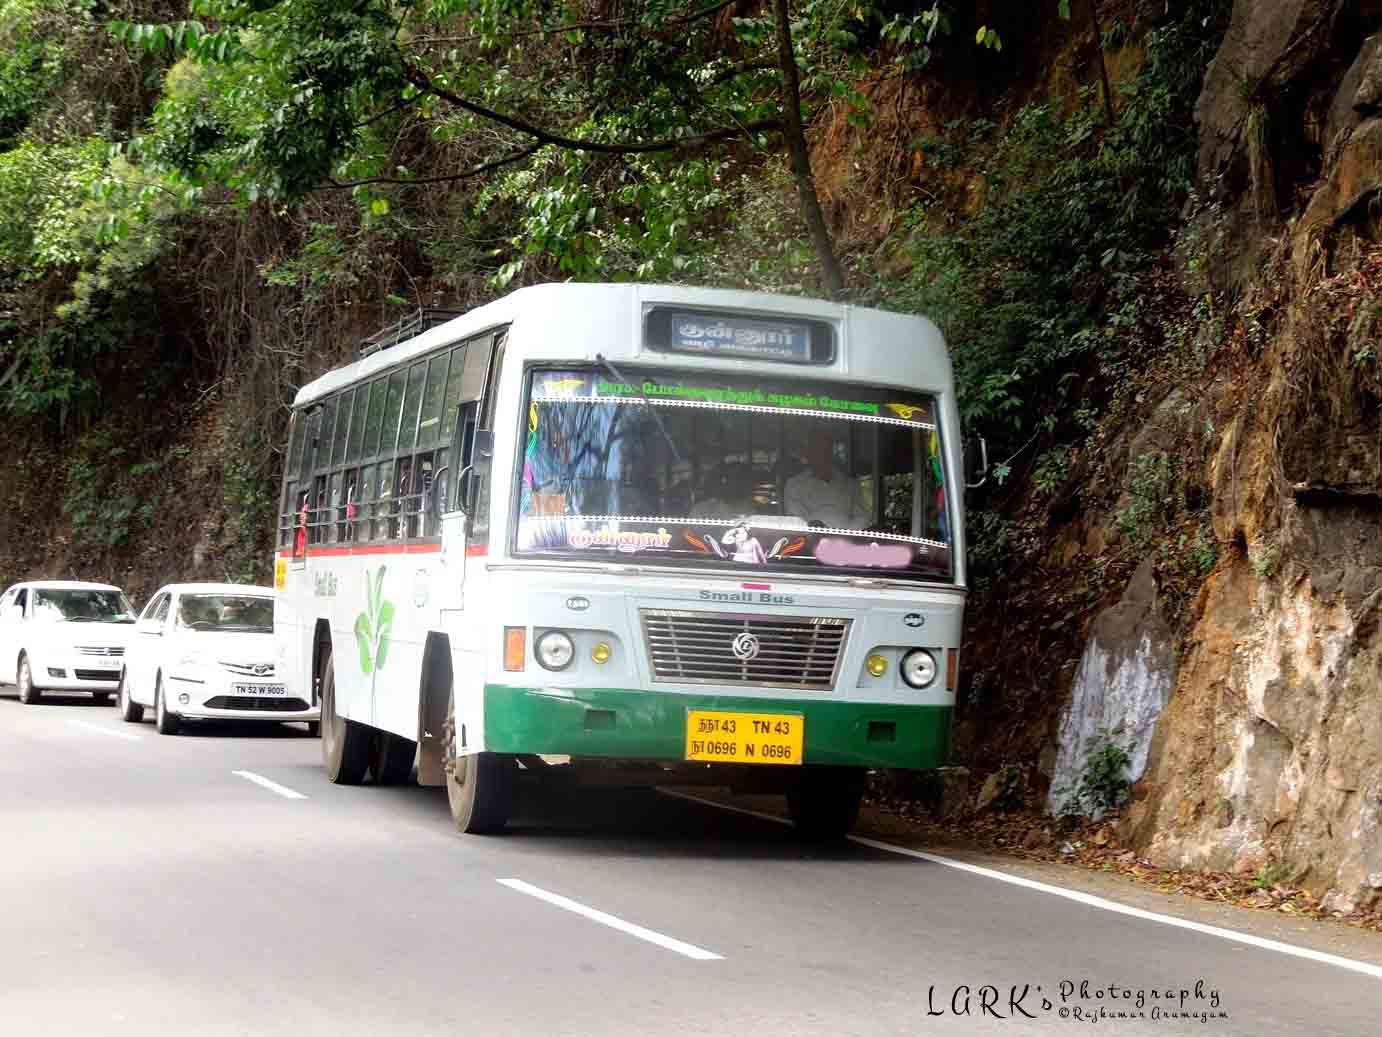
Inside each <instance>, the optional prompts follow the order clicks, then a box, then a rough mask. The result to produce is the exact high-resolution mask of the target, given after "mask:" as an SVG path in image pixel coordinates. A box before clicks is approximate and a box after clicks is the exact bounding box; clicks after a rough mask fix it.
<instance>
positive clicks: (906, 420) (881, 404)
mask: <svg viewBox="0 0 1382 1037" xmlns="http://www.w3.org/2000/svg"><path fill="white" fill-rule="evenodd" d="M620 374H622V375H623V378H624V379H627V381H625V380H623V379H618V380H616V376H615V375H614V373H613V372H612V371H593V370H590V369H576V370H560V371H537V372H534V373H533V375H532V377H531V380H530V384H529V398H528V407H527V419H528V420H527V440H526V444H525V450H524V457H523V466H522V469H521V472H520V475H519V487H518V498H519V505H518V528H517V534H516V537H517V539H516V544H515V549H516V550H517V551H518V552H520V553H533V554H545V555H558V556H568V557H569V556H584V557H591V556H601V557H606V558H610V557H619V556H621V555H631V554H632V555H637V556H638V560H639V561H640V562H643V561H676V562H681V563H686V562H696V563H698V564H701V563H706V564H710V565H714V566H725V567H736V566H745V565H749V566H756V567H766V568H779V569H794V570H801V569H817V570H819V569H822V568H824V569H829V570H835V571H843V572H847V573H849V574H851V575H853V574H863V573H875V574H876V573H879V572H880V571H886V573H887V574H888V575H898V576H917V577H926V578H932V579H934V578H938V577H941V578H943V577H947V576H949V575H950V571H951V570H950V532H949V521H950V520H949V515H948V514H947V507H946V499H945V480H944V473H943V468H942V462H941V448H940V439H939V430H938V428H937V422H936V410H935V400H934V399H933V398H932V397H930V396H926V395H921V394H917V393H914V392H899V391H897V390H889V389H874V388H869V387H861V386H853V385H850V386H845V385H827V384H825V383H821V382H807V381H797V380H788V379H782V380H781V381H779V382H776V383H775V384H774V383H770V382H768V381H766V380H763V379H754V380H752V381H751V380H749V379H744V378H732V377H727V376H722V375H706V374H701V373H691V372H684V373H683V372H678V373H675V374H672V373H668V372H666V371H657V372H653V371H646V370H643V371H637V370H633V369H629V370H626V371H621V372H620Z"/></svg>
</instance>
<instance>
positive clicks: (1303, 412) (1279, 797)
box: [1066, 0, 1382, 910]
mask: <svg viewBox="0 0 1382 1037" xmlns="http://www.w3.org/2000/svg"><path fill="white" fill-rule="evenodd" d="M1198 114H1199V119H1200V123H1201V131H1202V137H1201V148H1200V177H1201V183H1202V186H1203V190H1204V197H1203V199H1202V200H1201V202H1202V205H1201V207H1200V209H1199V210H1198V211H1197V212H1196V213H1195V214H1194V215H1193V216H1192V218H1191V228H1190V229H1191V232H1192V233H1191V234H1188V235H1187V239H1188V240H1189V239H1193V240H1194V241H1195V242H1196V243H1197V244H1196V245H1195V247H1194V249H1193V250H1192V251H1193V252H1194V255H1192V256H1190V257H1189V260H1188V262H1187V275H1188V278H1189V279H1190V280H1191V282H1192V283H1191V287H1192V290H1195V291H1197V292H1206V293H1209V294H1210V297H1211V298H1213V299H1215V300H1217V301H1218V304H1219V306H1220V307H1222V309H1221V311H1220V312H1221V313H1223V314H1224V315H1225V316H1226V321H1225V335H1224V338H1225V341H1224V344H1223V345H1222V346H1221V348H1220V351H1219V354H1218V355H1217V356H1216V358H1215V362H1214V363H1212V364H1211V365H1210V366H1211V368H1212V370H1211V372H1210V373H1209V374H1208V375H1207V376H1206V380H1205V383H1204V384H1202V385H1201V386H1199V387H1198V390H1197V393H1198V395H1199V399H1198V400H1197V402H1196V406H1195V414H1196V419H1195V420H1196V421H1197V422H1199V423H1201V427H1199V428H1197V429H1196V430H1195V431H1196V432H1197V433H1198V434H1199V435H1198V438H1199V439H1200V440H1201V441H1207V444H1208V449H1207V451H1205V452H1204V453H1201V449H1200V447H1199V446H1198V444H1197V449H1196V456H1194V457H1190V458H1187V461H1186V463H1187V466H1188V467H1190V468H1191V469H1193V470H1194V475H1195V477H1196V479H1197V480H1198V481H1200V482H1202V484H1203V485H1204V486H1205V487H1207V489H1208V492H1209V515H1210V518H1211V520H1212V525H1213V530H1214V534H1215V539H1216V541H1217V542H1218V543H1219V544H1220V545H1226V549H1224V550H1221V552H1220V555H1219V562H1218V564H1217V565H1216V567H1215V569H1214V571H1213V572H1212V574H1211V575H1210V576H1209V578H1208V579H1207V580H1206V582H1205V583H1204V585H1203V587H1202V588H1201V589H1200V592H1199V596H1198V598H1197V599H1196V600H1195V602H1194V604H1193V611H1192V615H1191V616H1190V617H1188V618H1187V619H1186V621H1185V623H1184V629H1185V630H1186V631H1188V633H1187V634H1186V636H1185V637H1184V639H1183V642H1182V651H1181V653H1180V659H1179V665H1178V666H1176V667H1175V676H1174V686H1173V690H1172V692H1171V694H1170V696H1169V699H1168V701H1167V703H1166V707H1165V709H1164V710H1162V711H1161V713H1160V717H1159V720H1158V721H1157V722H1156V724H1155V734H1154V736H1151V738H1150V744H1149V745H1147V746H1146V759H1147V764H1146V769H1145V774H1142V776H1141V780H1140V781H1139V782H1138V784H1137V786H1136V787H1135V790H1134V802H1133V804H1132V806H1131V808H1130V810H1129V811H1128V815H1127V817H1126V819H1125V822H1124V824H1125V829H1126V831H1125V834H1126V835H1127V837H1129V838H1130V839H1131V840H1132V841H1133V843H1134V844H1135V845H1136V846H1138V848H1139V849H1140V850H1142V851H1143V852H1144V853H1146V854H1147V855H1148V856H1150V857H1151V858H1152V859H1153V860H1155V861H1156V862H1157V863H1159V864H1162V865H1166V866H1172V867H1177V866H1180V867H1207V868H1213V869H1222V870H1228V869H1233V870H1237V871H1239V872H1244V873H1249V874H1257V873H1259V872H1261V871H1262V869H1264V868H1266V867H1267V866H1269V865H1271V866H1272V871H1271V873H1272V874H1274V875H1275V876H1277V877H1278V878H1279V879H1282V880H1293V881H1295V882H1296V883H1297V884H1299V885H1303V886H1305V887H1307V888H1309V889H1311V890H1312V891H1314V892H1316V893H1317V894H1322V895H1325V896H1326V897H1327V904H1328V905H1329V906H1332V907H1335V908H1337V909H1342V910H1348V909H1351V908H1354V907H1368V906H1375V905H1376V904H1377V903H1378V902H1379V901H1382V631H1380V630H1379V624H1378V610H1379V607H1382V367H1379V364H1380V363H1382V3H1379V2H1378V0H1237V3H1236V4H1235V6H1234V11H1233V19H1232V26H1231V28H1230V30H1229V33H1228V35H1227V37H1226V39H1225V41H1224V43H1223V46H1222V48H1221V50H1220V52H1219V54H1218V56H1217V58H1216V59H1215V61H1214V63H1213V65H1212V67H1211V68H1210V70H1209V72H1208V74H1207V76H1206V80H1205V85H1204V90H1203V94H1202V96H1201V99H1200V104H1199V109H1198ZM1192 271H1193V272H1192ZM1195 278H1202V279H1203V280H1199V281H1196V280H1195ZM1188 439H1189V437H1188V436H1187V440H1188ZM1133 441H1134V444H1135V443H1136V437H1134V440H1133ZM1135 460H1136V459H1135V458H1134V459H1133V461H1134V462H1135ZM1119 608H1121V609H1123V611H1124V613H1125V614H1129V613H1128V607H1127V603H1126V602H1125V603H1123V604H1121V605H1120V606H1119ZM1132 614H1133V615H1138V614H1140V615H1142V616H1143V619H1142V620H1141V621H1140V623H1139V622H1134V623H1132V625H1131V626H1128V624H1126V623H1125V624H1123V627H1127V629H1123V627H1119V628H1117V629H1118V634H1117V638H1116V639H1115V641H1114V643H1113V644H1104V645H1103V647H1102V648H1101V651H1103V652H1104V653H1105V654H1110V653H1112V655H1116V654H1117V653H1119V652H1122V653H1123V655H1124V656H1126V657H1129V658H1131V657H1133V656H1135V655H1136V651H1137V646H1138V645H1140V644H1143V643H1152V641H1155V640H1156V638H1158V637H1160V636H1162V635H1161V633H1160V631H1159V628H1158V626H1157V624H1158V623H1159V622H1160V620H1159V619H1158V618H1157V617H1156V616H1155V614H1154V613H1151V612H1147V611H1146V610H1143V611H1142V612H1141V613H1132ZM1098 629H1100V628H1099V626H1098V624H1097V623H1096V636H1098V635H1097V630H1098ZM1148 639H1150V640H1148ZM1108 640H1109V638H1108V637H1107V636H1105V637H1104V641H1106V642H1107V641H1108ZM1170 669H1171V667H1170V665H1169V664H1167V665H1163V666H1161V668H1160V670H1159V671H1158V672H1156V673H1151V672H1150V671H1149V676H1148V677H1147V681H1148V682H1151V683H1155V681H1156V680H1162V679H1165V674H1166V673H1167V672H1168V671H1169V670H1170ZM1083 670H1084V668H1082V669H1081V672H1082V673H1083ZM1109 672H1110V674H1111V675H1112V674H1113V673H1114V671H1113V670H1112V669H1110V670H1109ZM1124 683H1126V681H1124ZM1088 684H1089V682H1086V685H1088ZM1094 684H1095V685H1096V686H1095V687H1094V688H1093V689H1091V688H1090V687H1088V686H1085V687H1082V688H1081V689H1080V694H1079V695H1078V696H1076V701H1075V702H1074V704H1073V705H1072V710H1073V711H1082V712H1084V713H1089V712H1092V711H1096V710H1095V707H1093V706H1091V705H1090V702H1089V699H1090V697H1091V695H1092V696H1093V697H1094V698H1096V699H1097V698H1098V697H1099V696H1100V695H1102V694H1105V693H1106V692H1107V693H1112V694H1116V695H1118V696H1121V697H1122V698H1123V699H1128V698H1129V696H1130V694H1131V693H1130V692H1129V690H1128V688H1126V687H1122V686H1118V682H1117V681H1116V680H1114V679H1113V676H1110V678H1109V680H1107V681H1104V682H1103V684H1104V685H1106V686H1107V687H1106V688H1105V687H1101V686H1099V684H1100V682H1099V681H1095V682H1094ZM1143 690H1144V691H1148V694H1147V695H1141V696H1138V695H1136V694H1132V695H1131V697H1133V698H1137V700H1138V701H1139V702H1143V703H1144V704H1145V703H1146V702H1150V701H1151V700H1152V699H1154V698H1156V695H1153V694H1151V692H1152V691H1155V690H1156V689H1155V688H1152V687H1151V686H1150V684H1149V688H1148V689H1143ZM1068 715H1069V714H1068ZM1138 719H1139V724H1140V725H1141V727H1142V729H1143V730H1150V727H1149V725H1148V724H1147V723H1146V718H1145V716H1140V717H1139V718H1138ZM1069 723H1070V721H1069V720H1068V719H1067V721H1066V725H1067V726H1069ZM1135 762H1138V763H1140V760H1136V761H1135Z"/></svg>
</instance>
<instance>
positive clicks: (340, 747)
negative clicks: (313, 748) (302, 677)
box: [321, 648, 370, 785]
mask: <svg viewBox="0 0 1382 1037" xmlns="http://www.w3.org/2000/svg"><path fill="white" fill-rule="evenodd" d="M322 656H323V657H322V686H321V703H322V719H321V725H322V728H321V730H322V762H323V763H324V764H326V776H327V778H328V779H330V781H331V782H332V784H335V785H358V784H360V782H362V781H364V780H365V771H366V769H368V767H369V757H370V738H369V732H368V731H367V730H366V729H365V728H363V727H361V726H360V725H359V724H357V723H354V722H353V721H350V720H347V719H346V718H345V717H343V716H341V715H340V714H338V713H337V712H336V666H335V664H334V662H333V661H332V659H331V650H330V649H329V648H328V649H326V650H324V651H323V653H322Z"/></svg>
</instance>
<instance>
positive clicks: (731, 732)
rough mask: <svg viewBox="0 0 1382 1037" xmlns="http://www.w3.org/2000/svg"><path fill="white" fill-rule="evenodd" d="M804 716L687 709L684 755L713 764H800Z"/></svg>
mask: <svg viewBox="0 0 1382 1037" xmlns="http://www.w3.org/2000/svg"><path fill="white" fill-rule="evenodd" d="M805 734H806V718H805V717H803V716H801V715H799V714H793V713H730V712H723V711H720V710H709V709H688V710H687V711H686V758H687V759H688V760H704V761H709V762H712V763H801V746H802V741H803V739H804V737H805Z"/></svg>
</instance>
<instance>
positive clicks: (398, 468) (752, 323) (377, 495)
mask: <svg viewBox="0 0 1382 1037" xmlns="http://www.w3.org/2000/svg"><path fill="white" fill-rule="evenodd" d="M400 338H401V340H399V341H393V340H395V339H400ZM380 344H381V343H380V342H378V341H376V343H375V345H380ZM382 345H383V346H385V347H386V348H377V349H375V350H374V351H372V352H368V355H364V356H363V358H362V359H360V360H359V361H358V362H356V363H353V364H351V365H349V366H347V367H343V368H341V369H339V370H335V371H332V372H331V373H329V374H326V375H324V376H322V377H321V378H318V379H317V380H315V381H314V382H312V383H311V384H309V385H307V386H304V387H303V388H302V389H301V391H299V392H298V394H297V398H296V400H295V402H294V405H293V416H292V423H291V431H290V436H289V444H288V454H287V460H286V463H285V474H284V482H283V492H282V507H281V509H280V511H281V522H280V526H279V541H278V557H277V559H276V565H275V585H276V588H277V591H278V600H277V611H276V629H277V636H278V642H279V646H280V647H279V652H280V658H279V665H280V672H281V673H283V674H284V675H285V679H286V681H287V683H288V685H289V695H290V697H292V696H297V697H301V698H303V699H306V700H309V701H310V702H312V703H313V704H316V703H317V702H318V701H319V702H320V705H321V711H322V752H323V757H324V760H325V764H326V770H327V774H328V776H329V777H330V779H331V780H332V781H333V782H337V783H343V784H354V783H359V782H361V781H363V780H364V779H365V778H366V776H367V775H372V776H373V778H374V780H375V781H379V782H390V781H401V780H409V779H410V778H411V774H412V768H413V766H414V763H415V762H416V766H417V780H418V781H419V782H420V783H421V784H423V785H442V784H444V785H445V786H446V788H447V791H448V794H449V799H450V803H451V808H452V813H453V816H454V818H455V822H456V825H457V826H458V828H460V829H461V830H462V831H466V832H483V831H494V830H497V829H500V828H502V827H503V826H504V825H505V824H506V822H507V820H508V817H509V814H510V811H511V807H512V803H513V796H514V788H515V783H516V781H517V780H518V779H519V776H520V775H521V774H522V773H523V772H525V771H542V770H543V769H544V768H547V767H560V768H562V772H563V773H567V774H570V773H575V774H576V775H577V776H582V775H592V776H596V775H603V776H604V778H605V779H606V780H607V779H608V778H609V776H610V775H611V773H612V774H614V775H616V776H620V780H623V779H625V778H627V779H628V780H630V781H634V782H635V783H637V784H644V785H646V784H667V785H687V784H696V783H705V784H714V785H724V786H731V787H734V788H739V789H755V790H759V791H765V790H767V791H779V792H784V793H786V795H787V801H788V806H789V812H790V814H791V816H792V818H793V820H794V821H795V822H796V824H797V825H798V827H800V828H801V829H803V830H804V831H806V832H809V833H812V834H816V835H832V834H839V833H841V832H843V831H846V830H847V829H848V827H849V826H850V825H851V824H852V823H853V820H854V816H855V813H856V812H857V808H858V803H859V797H860V794H861V792H862V789H863V785H864V775H865V773H866V771H867V769H869V768H918V769H920V768H933V767H937V766H939V765H941V764H942V763H944V762H945V759H946V755H947V752H948V748H949V737H950V736H949V732H950V723H951V713H952V709H953V705H954V701H955V686H956V679H957V674H958V651H959V645H960V628H961V618H962V614H963V609H964V601H965V571H964V542H963V529H964V523H963V511H962V494H963V485H964V483H963V473H962V470H961V469H962V463H963V462H962V454H961V450H960V441H959V427H958V418H957V412H956V406H955V397H954V388H953V383H952V378H951V366H950V360H949V358H948V356H947V353H946V349H945V343H944V341H943V339H942V337H941V334H940V333H939V331H938V330H937V329H936V327H935V326H934V325H933V324H931V323H930V322H929V321H927V320H925V319H923V318H919V317H912V316H904V315H899V314H894V313H886V312H882V311H879V310H871V309H863V308H858V307H852V306H844V305H838V304H834V303H828V302H820V301H815V300H809V299H801V298H791V297H783V296H775V295H767V294H760V293H751V292H738V291H720V290H705V289H693V288H680V287H662V286H654V285H614V284H610V285H594V284H559V285H544V286H539V287H533V288H525V289H522V290H520V291H516V292H514V293H512V294H510V295H508V296H506V297H505V298H502V299H500V300H498V301H497V302H494V303H491V304H489V305H486V306H483V307H480V308H478V309H475V310H472V311H470V312H468V313H465V314H462V315H458V316H454V318H453V319H448V320H446V321H445V322H442V323H437V324H435V325H434V326H430V327H427V326H425V325H424V326H423V327H422V329H421V330H420V332H419V333H417V334H412V335H408V336H400V335H398V334H395V335H393V336H391V338H388V339H384V340H383V341H382ZM362 352H364V351H362Z"/></svg>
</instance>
